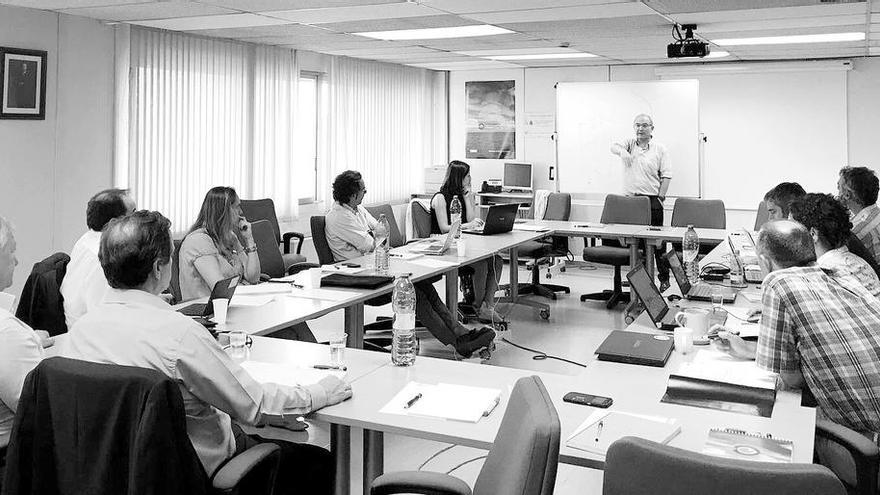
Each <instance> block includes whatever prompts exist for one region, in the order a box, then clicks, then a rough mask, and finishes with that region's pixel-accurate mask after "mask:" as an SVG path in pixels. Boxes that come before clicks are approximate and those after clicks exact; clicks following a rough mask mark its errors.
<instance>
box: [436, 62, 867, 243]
mask: <svg viewBox="0 0 880 495" xmlns="http://www.w3.org/2000/svg"><path fill="white" fill-rule="evenodd" d="M853 65H854V69H853V70H851V71H849V72H848V73H847V95H846V96H847V120H848V128H847V134H848V155H849V156H848V159H849V163H850V164H853V165H865V166H868V167H872V168H874V169H875V170H880V155H878V153H877V151H876V149H875V147H874V142H875V140H876V136H875V135H876V129H877V128H878V126H880V84H878V83H877V82H878V81H880V58H861V59H854V60H853ZM655 68H656V66H651V65H638V66H610V67H609V66H599V67H561V68H546V69H545V68H541V69H503V70H502V69H499V70H490V71H485V70H484V71H455V72H452V73H451V75H450V83H449V98H450V102H449V105H450V139H449V145H450V149H449V155H450V159H464V138H465V125H464V123H465V94H464V83H465V82H466V81H475V80H505V79H512V80H514V81H516V85H517V88H516V105H517V108H516V118H517V129H518V132H517V136H516V139H517V160H523V161H527V162H531V163H533V164H534V166H535V167H534V170H535V187H538V188H544V189H554V188H555V184H554V183H553V182H552V181H550V180H548V177H549V176H548V170H549V167H550V166H553V165H554V164H555V146H554V144H553V142H552V141H551V140H550V139H549V138H547V137H534V138H532V137H530V136H528V135H527V134H525V133H524V132H523V127H524V126H523V122H524V120H523V118H524V117H527V116H528V115H530V114H535V113H537V114H541V113H545V114H546V113H550V114H553V113H555V108H556V96H555V90H554V85H555V83H556V82H559V81H566V82H568V81H586V82H596V81H646V80H655V79H658V77H657V76H656V75H655V73H654V70H655ZM803 83H804V84H810V81H809V80H805V81H804V82H803ZM792 125H809V123H804V122H792ZM466 161H468V163H470V164H471V166H472V175H473V182H474V184H475V185H476V186H479V184H480V183H481V182H482V181H483V180H485V179H487V178H500V177H501V171H502V163H503V160H466ZM842 165H843V164H840V163H829V164H828V168H829V175H830V176H832V177H834V176H836V172H837V170H838V169H839V168H840V167H841V166H842ZM789 174H790V177H791V179H792V180H797V170H791V171H790V173H789ZM773 185H775V184H770V183H768V184H763V183H761V181H760V180H757V181H756V182H755V185H754V187H755V188H757V189H760V195H761V196H763V192H764V191H766V190H767V189H770V188H771V187H772V186H773ZM834 187H835V184H829V186H828V188H827V190H829V191H833V190H834ZM756 206H757V205H756ZM667 207H668V208H671V204H669V205H667ZM601 210H602V207H601V201H600V200H598V198H595V199H594V198H589V199H587V200H583V201H576V202H575V204H574V207H573V209H572V219H574V220H591V221H595V220H598V219H599V216H600V215H601ZM670 216H671V211H668V212H667V215H666V221H667V222H668V221H669V218H670ZM754 216H755V210H753V209H745V210H741V209H728V211H727V223H728V226H729V227H731V228H739V227H752V226H753V224H754Z"/></svg>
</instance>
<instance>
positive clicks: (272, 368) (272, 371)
mask: <svg viewBox="0 0 880 495" xmlns="http://www.w3.org/2000/svg"><path fill="white" fill-rule="evenodd" d="M241 367H242V368H244V370H245V371H247V372H248V374H249V375H251V377H252V378H253V379H254V380H256V381H257V383H261V384H262V383H277V384H278V385H287V386H290V387H296V386H304V385H312V384H315V383H318V382H319V381H321V379H322V378H326V377H328V376H331V375H332V376H335V377H337V378H339V379H340V380H342V379H344V378H345V371H342V370H316V369H314V368H302V367H299V366H292V365H289V364H281V363H266V362H262V361H245V362H243V363H241Z"/></svg>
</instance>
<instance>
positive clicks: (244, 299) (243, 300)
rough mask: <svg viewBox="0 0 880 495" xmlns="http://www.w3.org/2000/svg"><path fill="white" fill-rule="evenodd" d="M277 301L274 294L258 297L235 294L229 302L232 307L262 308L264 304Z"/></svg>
mask: <svg viewBox="0 0 880 495" xmlns="http://www.w3.org/2000/svg"><path fill="white" fill-rule="evenodd" d="M273 299H275V295H274V294H262V295H257V296H242V295H239V294H235V295H234V296H232V301H230V302H229V305H230V306H262V305H264V304H269V303H270V302H272V300H273Z"/></svg>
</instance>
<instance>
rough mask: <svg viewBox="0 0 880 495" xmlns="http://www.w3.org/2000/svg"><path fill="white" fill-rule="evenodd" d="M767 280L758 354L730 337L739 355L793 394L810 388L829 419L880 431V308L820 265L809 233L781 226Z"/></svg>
mask: <svg viewBox="0 0 880 495" xmlns="http://www.w3.org/2000/svg"><path fill="white" fill-rule="evenodd" d="M757 252H758V259H759V262H760V263H761V265H762V268H764V269H765V270H766V271H767V272H769V273H770V274H769V275H768V276H767V278H766V279H764V283H763V287H764V296H763V300H762V306H763V308H762V317H761V327H760V330H759V335H758V344H757V348H754V347H752V348H748V347H746V345H747V343H746V342H744V341H743V340H742V339H739V338H737V337H735V336H730V335H726V334H722V335H720V336H722V337H723V338H726V340H728V342H729V344H730V345H731V347H732V349H733V352H732V354H739V355H744V354H745V355H747V354H749V353H750V351H751V350H752V349H754V351H755V354H754V355H755V357H756V360H757V364H758V366H759V367H761V368H764V369H767V370H770V371H774V372H777V373H779V376H780V378H781V379H782V381H783V382H784V383H785V384H786V385H787V386H789V387H792V388H804V387H805V386H806V387H808V388H809V389H810V391H811V392H812V393H813V395H814V396H815V397H816V401H817V402H818V404H819V408H820V410H821V413H822V415H823V416H824V417H826V418H828V419H829V420H831V421H834V422H835V423H839V424H842V425H844V426H847V427H849V428H852V429H854V430H856V431H859V432H863V433H868V434H871V433H876V432H880V331H878V329H880V301H878V300H877V298H875V297H874V296H873V295H871V293H870V292H868V291H867V290H866V289H865V288H864V287H862V286H861V285H860V284H857V283H854V282H852V281H850V280H848V279H835V278H832V277H831V276H830V275H829V274H828V273H827V272H825V271H824V270H823V269H822V268H820V267H819V266H817V265H816V253H815V251H814V249H813V239H812V237H811V236H810V233H809V231H808V230H807V229H806V228H805V227H804V226H803V225H801V224H799V223H797V222H793V221H790V220H779V221H773V222H769V223H767V224H765V225H764V227H763V228H762V229H761V232H760V234H759V236H758V245H757Z"/></svg>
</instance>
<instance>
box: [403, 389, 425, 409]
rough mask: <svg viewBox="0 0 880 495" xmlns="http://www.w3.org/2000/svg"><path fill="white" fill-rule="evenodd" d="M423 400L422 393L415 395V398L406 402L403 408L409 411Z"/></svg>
mask: <svg viewBox="0 0 880 495" xmlns="http://www.w3.org/2000/svg"><path fill="white" fill-rule="evenodd" d="M421 398H422V393H421V392H419V393H417V394H416V395H415V397H413V398H412V399H410V400H408V401H406V405H405V406H403V408H404V409H409V408H410V407H412V406H413V404H415V403H416V402H417V401H418V400H419V399H421Z"/></svg>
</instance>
